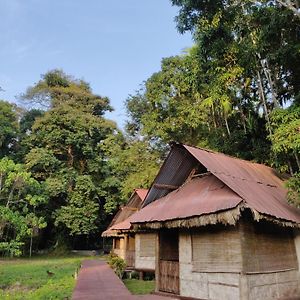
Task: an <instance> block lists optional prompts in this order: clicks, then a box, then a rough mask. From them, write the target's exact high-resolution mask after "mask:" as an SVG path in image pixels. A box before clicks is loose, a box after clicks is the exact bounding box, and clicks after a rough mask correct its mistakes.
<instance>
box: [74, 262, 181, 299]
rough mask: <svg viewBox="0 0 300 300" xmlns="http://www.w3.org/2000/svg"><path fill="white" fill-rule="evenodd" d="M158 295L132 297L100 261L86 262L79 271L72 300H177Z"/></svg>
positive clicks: (111, 271)
mask: <svg viewBox="0 0 300 300" xmlns="http://www.w3.org/2000/svg"><path fill="white" fill-rule="evenodd" d="M175 299H176V298H170V297H163V296H157V295H142V296H137V295H131V293H130V292H129V291H128V290H127V288H126V287H125V285H124V284H123V282H122V281H121V280H120V279H119V277H118V276H117V275H116V274H115V273H114V271H113V270H112V269H111V268H110V267H109V266H108V265H107V263H106V262H104V261H100V260H85V261H83V263H82V267H81V269H80V271H79V275H78V278H77V283H76V286H75V289H74V292H73V296H72V300H175Z"/></svg>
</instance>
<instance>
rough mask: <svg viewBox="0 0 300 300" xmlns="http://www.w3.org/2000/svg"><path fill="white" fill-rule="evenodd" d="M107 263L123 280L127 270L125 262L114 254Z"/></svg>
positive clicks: (111, 254) (108, 258)
mask: <svg viewBox="0 0 300 300" xmlns="http://www.w3.org/2000/svg"><path fill="white" fill-rule="evenodd" d="M107 262H108V264H109V265H110V267H111V268H112V269H113V270H114V271H115V273H116V274H117V275H118V277H119V278H122V277H123V274H124V271H125V269H126V262H125V260H124V259H123V258H121V257H119V256H118V255H116V254H114V253H110V254H109V255H108V257H107Z"/></svg>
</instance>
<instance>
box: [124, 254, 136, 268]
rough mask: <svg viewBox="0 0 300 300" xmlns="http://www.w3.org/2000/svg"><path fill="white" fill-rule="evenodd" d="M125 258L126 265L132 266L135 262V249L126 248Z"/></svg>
mask: <svg viewBox="0 0 300 300" xmlns="http://www.w3.org/2000/svg"><path fill="white" fill-rule="evenodd" d="M125 260H126V265H127V267H134V263H135V251H133V250H126V254H125Z"/></svg>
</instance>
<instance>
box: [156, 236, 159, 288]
mask: <svg viewBox="0 0 300 300" xmlns="http://www.w3.org/2000/svg"><path fill="white" fill-rule="evenodd" d="M155 292H159V232H157V233H156V237H155Z"/></svg>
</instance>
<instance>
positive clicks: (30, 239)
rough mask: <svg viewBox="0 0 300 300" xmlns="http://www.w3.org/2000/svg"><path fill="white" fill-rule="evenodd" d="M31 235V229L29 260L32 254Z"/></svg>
mask: <svg viewBox="0 0 300 300" xmlns="http://www.w3.org/2000/svg"><path fill="white" fill-rule="evenodd" d="M32 235H33V229H32V230H31V235H30V246H29V257H30V258H31V254H32Z"/></svg>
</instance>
